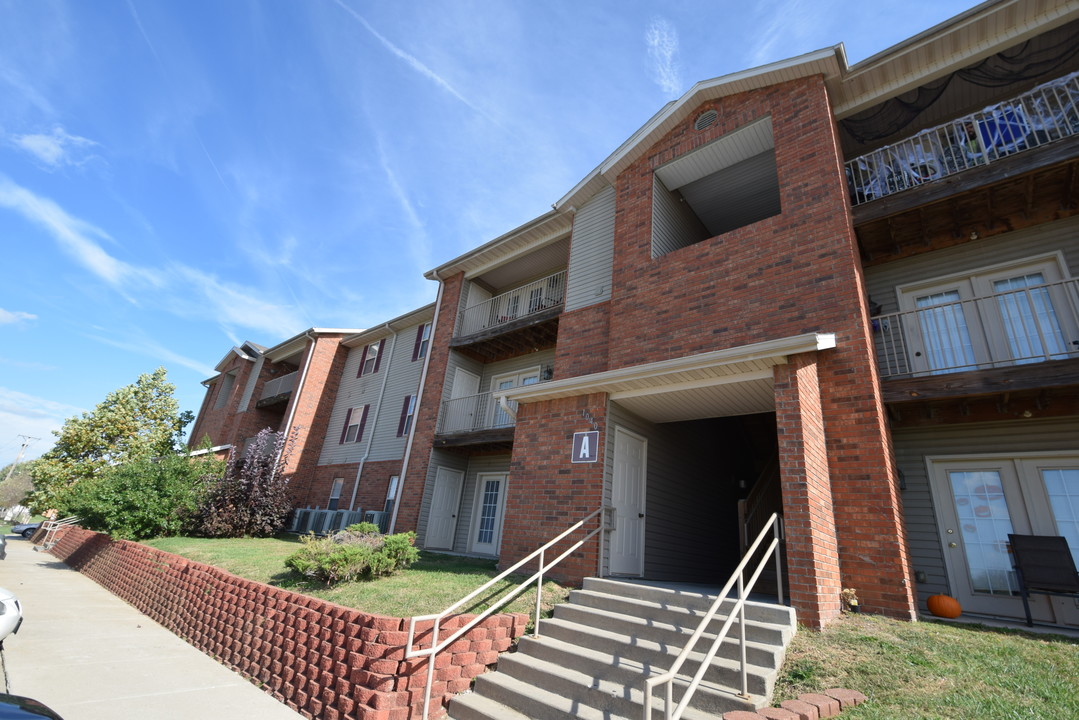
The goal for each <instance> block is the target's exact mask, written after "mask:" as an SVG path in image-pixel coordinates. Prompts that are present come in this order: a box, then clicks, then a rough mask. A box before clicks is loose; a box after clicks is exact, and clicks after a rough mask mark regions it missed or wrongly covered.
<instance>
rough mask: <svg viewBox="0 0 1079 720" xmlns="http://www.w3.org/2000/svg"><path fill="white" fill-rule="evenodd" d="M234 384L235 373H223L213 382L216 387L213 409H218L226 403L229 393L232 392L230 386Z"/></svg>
mask: <svg viewBox="0 0 1079 720" xmlns="http://www.w3.org/2000/svg"><path fill="white" fill-rule="evenodd" d="M235 384H236V373H225V374H224V375H222V376H221V377H220V379H219V380H218V381H217V382H216V383H214V387H216V388H217V399H216V400H214V410H220V409H221V408H223V407H225V405H227V404H228V402H229V395H231V394H232V386H233V385H235Z"/></svg>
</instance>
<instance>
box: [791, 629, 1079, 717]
mask: <svg viewBox="0 0 1079 720" xmlns="http://www.w3.org/2000/svg"><path fill="white" fill-rule="evenodd" d="M833 687H846V688H851V689H852V690H858V691H860V692H863V693H865V694H866V695H867V696H868V697H869V699H870V702H868V703H866V704H864V705H861V706H859V707H857V708H853V709H851V710H846V711H844V712H843V715H842V718H843V720H869V719H872V720H896V719H897V718H917V719H918V720H923V719H926V720H928V719H933V720H936V719H941V720H943V719H949V720H951V719H952V718H971V719H972V720H974V719H975V718H977V719H980V718H1031V719H1033V718H1038V719H1039V720H1058V719H1059V720H1065V719H1068V718H1079V640H1076V639H1074V638H1067V637H1063V636H1059V635H1035V634H1032V633H1025V632H1022V631H1020V630H1006V629H999V628H991V627H986V626H981V625H956V624H949V623H941V622H933V621H925V622H918V623H907V622H899V621H896V620H889V619H887V618H883V617H878V616H874V615H844V616H843V617H842V618H840V619H839V620H837V621H836V622H835V623H833V624H832V625H830V626H829V627H828V628H827V629H826V630H824V631H823V632H814V631H812V630H805V629H803V630H801V631H800V632H799V633H798V635H797V636H796V637H795V638H794V641H793V642H792V644H791V647H790V648H789V649H788V651H787V663H786V665H785V667H784V671H783V674H782V675H781V677H780V679H779V682H778V683H777V686H776V696H775V702H776V703H778V702H780V701H782V700H786V699H789V698H791V697H796V696H797V695H798V694H799V693H803V692H820V691H821V690H825V689H827V688H833Z"/></svg>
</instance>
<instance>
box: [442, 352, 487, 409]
mask: <svg viewBox="0 0 1079 720" xmlns="http://www.w3.org/2000/svg"><path fill="white" fill-rule="evenodd" d="M458 368H463V369H465V370H467V371H469V372H470V373H472V374H473V375H477V376H480V381H481V382H480V387H479V392H483V383H482V380H483V378H482V376H483V363H482V362H480V361H479V360H474V359H472V358H470V357H468V356H466V355H462V354H461V353H459V352H456V351H454V350H450V356H449V359H448V360H447V362H446V381H445V382H444V383H443V384H442V398H441V399H442V401H443V402H445V401H446V400H449V399H450V398H451V397H453V378H454V377H456V375H457V369H458Z"/></svg>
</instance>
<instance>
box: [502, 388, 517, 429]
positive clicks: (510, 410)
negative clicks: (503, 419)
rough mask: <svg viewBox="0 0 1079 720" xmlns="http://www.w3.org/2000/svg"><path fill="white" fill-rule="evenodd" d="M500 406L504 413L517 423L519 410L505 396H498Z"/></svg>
mask: <svg viewBox="0 0 1079 720" xmlns="http://www.w3.org/2000/svg"><path fill="white" fill-rule="evenodd" d="M498 406H499V407H501V408H502V412H504V413H506V414H507V415H509V416H510V418H511V419H512V420H513V422H515V423H516V422H517V408H515V407H513V406H512V405H510V403H509V401H508V400H506V396H505V395H499V396H498Z"/></svg>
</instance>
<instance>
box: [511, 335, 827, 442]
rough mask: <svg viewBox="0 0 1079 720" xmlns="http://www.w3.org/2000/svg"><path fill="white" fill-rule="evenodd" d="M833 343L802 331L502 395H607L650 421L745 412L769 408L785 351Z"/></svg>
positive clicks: (521, 398) (523, 398) (529, 398)
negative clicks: (774, 372) (774, 377)
mask: <svg viewBox="0 0 1079 720" xmlns="http://www.w3.org/2000/svg"><path fill="white" fill-rule="evenodd" d="M833 347H835V335H831V334H822V333H808V334H805V335H797V336H793V337H789V338H782V339H779V340H769V341H767V342H763V343H755V344H753V345H745V346H742V347H737V348H731V349H728V350H718V351H715V352H710V353H702V354H699V355H691V356H689V357H682V358H674V359H672V360H663V361H661V362H656V363H648V364H646V365H636V366H633V367H628V368H619V369H617V370H609V371H607V372H602V373H594V374H592V375H583V376H580V377H573V378H566V379H564V380H555V381H552V382H548V383H541V384H538V385H527V386H524V387H519V388H513V389H510V390H507V391H506V392H505V396H506V398H507V399H508V400H515V401H517V402H519V403H528V402H538V401H542V400H553V399H557V398H566V397H575V396H578V395H586V394H590V393H607V394H609V396H610V398H611V400H613V401H615V402H617V403H619V404H620V405H622V406H623V407H625V408H628V409H629V410H631V411H632V412H635V413H637V414H638V415H640V416H642V417H644V418H646V419H648V420H651V421H652V422H675V421H680V420H696V419H701V418H709V417H724V416H729V415H748V414H753V413H761V412H768V411H771V410H773V409H774V403H775V399H774V393H773V388H772V368H773V367H774V366H776V365H781V364H784V363H786V362H787V356H788V355H792V354H796V353H802V352H810V351H814V350H826V349H829V348H833ZM556 371H557V368H556Z"/></svg>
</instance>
